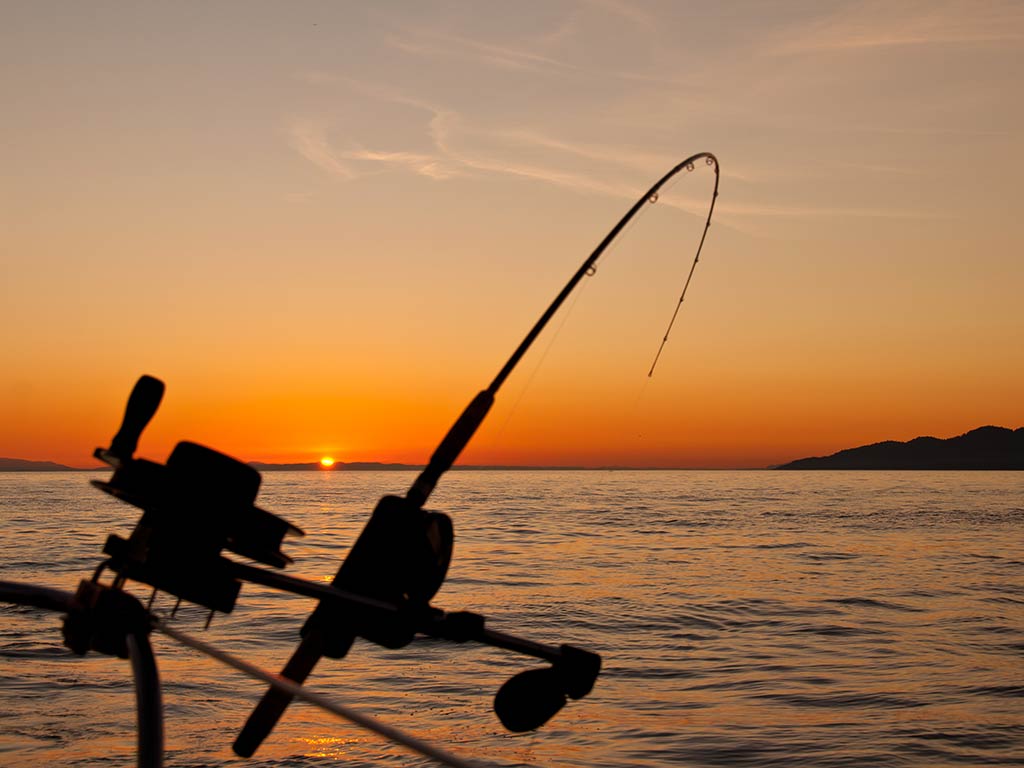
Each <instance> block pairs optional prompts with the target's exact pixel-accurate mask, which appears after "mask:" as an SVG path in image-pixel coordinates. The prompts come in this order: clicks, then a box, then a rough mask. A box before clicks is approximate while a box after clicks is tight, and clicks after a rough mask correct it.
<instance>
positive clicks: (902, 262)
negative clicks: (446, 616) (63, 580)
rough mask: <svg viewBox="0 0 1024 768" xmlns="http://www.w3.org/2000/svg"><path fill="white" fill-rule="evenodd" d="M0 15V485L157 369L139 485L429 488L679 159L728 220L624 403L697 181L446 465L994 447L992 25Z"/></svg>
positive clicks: (85, 448)
mask: <svg viewBox="0 0 1024 768" xmlns="http://www.w3.org/2000/svg"><path fill="white" fill-rule="evenodd" d="M2 17H3V19H2V23H0V104H2V105H3V112H2V114H3V119H2V120H0V169H2V172H0V257H2V265H3V267H2V269H3V271H2V283H0V285H2V292H3V293H2V300H0V350H2V354H3V358H2V360H3V364H2V368H0V425H2V429H0V456H11V457H19V458H26V459H38V460H54V461H59V462H62V463H66V464H71V465H74V466H86V465H89V463H90V459H89V455H90V453H91V451H92V448H93V447H94V446H96V445H100V444H104V445H105V444H107V442H108V441H109V439H110V437H111V436H112V435H113V433H114V431H115V430H116V428H117V425H118V422H119V420H120V415H121V411H122V408H123V404H124V401H125V398H126V397H127V394H128V391H129V389H130V388H131V386H132V384H133V382H134V380H135V379H136V378H137V376H138V375H140V374H142V373H149V374H152V375H155V376H158V377H160V378H162V379H164V380H165V381H166V382H167V385H168V391H167V395H166V396H165V400H164V405H163V407H162V409H161V411H160V412H159V413H158V414H157V416H156V418H155V420H154V422H153V423H152V425H151V426H150V428H149V430H148V431H147V433H146V434H145V435H144V436H143V440H142V444H141V451H140V453H141V455H144V456H147V457H150V458H154V459H158V460H162V459H164V458H165V457H166V455H167V453H168V452H169V451H170V449H171V447H172V446H173V444H174V443H175V442H176V441H177V440H179V439H191V440H195V441H198V442H203V443H206V444H208V445H210V446H212V447H215V448H218V449H220V450H223V451H225V452H227V453H230V454H232V455H235V456H238V457H240V458H243V459H246V460H265V461H315V460H317V459H319V458H320V456H322V455H331V456H333V457H334V458H336V459H338V460H339V461H372V460H378V461H404V462H421V461H425V459H426V458H427V456H428V455H429V453H430V451H431V450H432V448H433V447H434V445H435V444H436V442H437V441H438V440H439V439H440V437H441V436H442V435H443V433H444V431H445V430H446V429H447V427H448V425H449V424H450V423H451V421H452V420H453V419H454V417H455V416H456V415H457V413H458V412H459V410H460V409H461V408H462V407H463V405H465V403H466V402H468V401H469V399H470V398H471V397H472V395H473V394H474V393H475V392H476V391H477V390H479V389H481V388H483V387H485V386H486V385H487V383H489V381H490V380H491V378H492V377H493V376H494V374H495V373H496V372H497V370H498V369H499V368H500V366H501V365H502V364H503V363H504V361H505V359H506V358H507V357H508V355H509V354H510V353H511V352H512V350H513V348H514V346H515V344H516V343H517V342H518V341H519V339H520V338H521V337H522V336H523V335H524V334H525V333H526V331H527V330H528V329H529V327H530V325H531V324H532V323H533V321H534V320H535V319H536V317H537V316H538V315H539V314H540V312H541V311H542V310H543V308H544V307H545V306H546V304H547V303H548V302H549V301H550V300H551V298H553V297H554V295H555V294H556V293H557V291H558V290H559V288H560V287H561V285H562V284H563V283H564V281H565V280H566V279H567V278H568V277H569V275H570V274H571V273H572V272H573V271H574V270H575V268H576V267H577V265H578V264H579V263H580V262H581V261H582V260H583V259H584V258H585V257H586V255H587V254H588V253H589V252H590V250H591V249H592V248H593V247H594V246H595V245H596V244H597V242H598V241H599V240H600V239H601V238H602V237H603V236H604V234H605V233H606V232H607V230H608V229H610V228H611V226H612V225H613V224H614V223H615V221H616V220H617V219H618V217H619V216H621V215H622V213H624V212H625V210H626V209H627V208H628V207H629V205H630V204H631V203H632V201H633V199H635V197H636V196H637V195H639V194H640V193H641V192H642V190H643V189H645V188H646V187H647V186H649V185H650V184H651V183H652V182H653V181H654V180H655V179H657V178H658V177H659V176H660V175H661V174H662V173H664V172H665V171H666V170H667V169H668V168H670V167H671V166H672V165H673V164H675V163H676V162H678V161H679V160H680V159H682V158H683V157H686V156H688V155H690V154H693V153H695V152H698V151H711V152H714V153H715V154H716V155H717V156H718V157H719V159H720V161H721V164H722V182H721V197H720V198H719V205H718V207H717V209H716V218H715V221H714V223H713V224H712V227H711V231H710V233H709V237H708V242H707V244H706V246H705V251H704V255H703V257H702V261H701V263H700V265H699V266H698V269H697V273H696V276H695V278H694V283H693V285H692V287H691V291H690V294H689V295H688V298H687V301H686V303H685V304H684V307H683V311H682V312H681V315H680V319H679V321H678V324H677V326H676V328H675V330H674V331H673V335H672V338H671V340H670V342H669V344H668V346H667V347H666V351H665V353H664V356H663V358H662V361H661V363H660V364H659V369H658V371H657V373H656V374H655V376H654V378H653V379H651V380H650V381H648V380H647V379H646V373H647V368H648V367H649V364H650V359H651V357H652V356H653V353H654V351H655V349H656V348H657V344H658V342H659V341H660V338H661V334H662V332H663V330H664V325H665V323H666V322H667V320H668V317H669V316H670V314H671V312H672V309H673V306H674V303H675V301H676V299H677V297H678V292H679V290H680V288H681V286H682V278H683V277H684V276H685V272H686V270H687V269H688V267H689V262H690V259H692V255H693V251H694V249H695V247H696V243H697V239H698V238H699V233H700V228H701V226H702V217H703V211H704V210H706V205H707V200H708V196H709V194H710V191H711V184H712V181H713V177H712V174H711V173H710V170H709V169H708V168H706V167H703V166H701V167H698V168H697V169H695V171H694V173H692V174H686V175H684V178H681V179H680V181H679V183H678V184H676V185H675V186H674V187H673V189H672V192H671V194H668V195H665V196H663V198H662V199H661V200H659V202H658V203H657V204H656V205H654V206H651V207H650V209H649V210H647V211H645V214H644V216H643V217H642V218H641V219H640V221H639V222H638V223H637V224H636V226H635V227H633V228H632V229H631V230H630V231H629V232H628V233H627V234H626V236H625V238H624V239H623V241H622V243H621V245H619V246H618V247H617V248H616V249H614V251H613V252H612V253H610V254H609V255H608V257H607V258H606V259H603V260H602V263H601V265H600V266H599V269H598V271H597V274H596V275H595V276H594V277H593V278H589V279H588V280H587V281H585V284H584V290H583V291H582V292H581V293H580V295H579V299H578V301H576V302H575V303H574V305H573V307H572V311H571V312H569V313H568V314H567V315H565V316H564V317H563V316H559V317H558V318H556V320H555V322H554V323H553V326H552V328H551V329H550V330H549V332H548V333H546V334H545V335H544V336H542V337H541V339H540V340H539V341H538V344H537V345H536V348H535V349H534V350H533V351H532V352H531V354H530V355H528V356H527V357H526V358H525V359H524V361H523V363H522V364H521V366H520V369H518V370H517V372H516V373H515V374H514V375H513V376H512V377H511V378H510V379H509V382H508V384H507V385H506V388H505V389H503V390H502V392H501V393H500V395H499V399H498V405H497V406H496V408H495V411H494V412H493V413H492V414H491V416H490V417H489V419H488V421H487V422H486V423H485V425H484V428H483V429H482V431H481V432H480V434H479V435H478V436H477V438H476V439H475V440H474V441H473V442H472V443H471V444H470V446H469V449H468V450H467V452H466V454H464V457H463V461H464V462H467V463H517V464H587V465H602V464H625V465H658V466H695V467H696V466H728V467H733V466H764V465H768V464H772V463H778V462H782V461H785V460H789V459H793V458H797V457H800V456H804V455H818V454H824V453H831V452H833V451H836V450H839V449H841V448H844V447H848V446H851V445H858V444H863V443H867V442H874V441H878V440H884V439H909V438H912V437H915V436H917V435H920V434H932V435H936V436H939V437H949V436H951V435H955V434H959V433H961V432H964V431H967V430H968V429H971V428H974V427H977V426H981V425H983V424H997V425H1002V426H1009V427H1017V426H1022V425H1024V398H1022V397H1021V391H1022V385H1024V354H1022V351H1024V300H1022V288H1024V260H1022V258H1021V256H1022V245H1024V215H1022V205H1021V204H1022V193H1021V187H1020V185H1021V180H1022V179H1024V100H1022V99H1021V97H1020V92H1021V91H1020V87H1021V86H1020V84H1021V83H1022V82H1024V4H1021V3H1020V2H986V1H985V0H974V1H968V2H932V1H931V0H929V1H928V2H827V3H806V2H795V1H794V2H788V1H786V0H783V1H782V2H773V3H761V2H749V3H748V2H725V3H713V4H708V3H683V2H668V1H666V2H637V3H626V2H618V1H617V0H573V1H568V0H567V1H565V2H536V3H531V2H523V3H515V4H512V3H479V2H406V3H400V2H386V3H347V2H319V3H312V2H296V3H269V2H222V3H189V4H178V3H169V4H135V3H128V2H123V3H122V2H108V3H72V2H63V3H50V2H33V3H6V4H4V5H3V7H2ZM566 318H567V319H566ZM563 319H564V320H565V322H564V323H563ZM559 329H560V330H559ZM556 331H557V333H556Z"/></svg>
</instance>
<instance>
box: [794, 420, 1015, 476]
mask: <svg viewBox="0 0 1024 768" xmlns="http://www.w3.org/2000/svg"><path fill="white" fill-rule="evenodd" d="M776 469H999V470H1002V469H1024V427H1020V428H1018V429H1008V428H1006V427H991V426H989V427H979V428H978V429H972V430H971V431H970V432H966V433H964V434H962V435H957V436H956V437H950V438H947V439H945V440H943V439H940V438H937V437H915V438H914V439H913V440H908V441H907V442H905V443H901V442H898V441H896V440H886V441H885V442H882V443H872V444H871V445H862V446H860V447H858V448H848V449H846V450H843V451H839V452H838V453H833V454H832V455H830V456H814V457H811V458H806V459H797V460H796V461H791V462H789V463H788V464H782V465H781V466H778V467H776Z"/></svg>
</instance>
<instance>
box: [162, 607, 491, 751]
mask: <svg viewBox="0 0 1024 768" xmlns="http://www.w3.org/2000/svg"><path fill="white" fill-rule="evenodd" d="M153 629H154V630H156V631H157V632H162V633H163V634H165V635H167V636H168V637H170V638H172V639H173V640H177V641H178V642H179V643H181V644H182V645H186V646H188V647H189V648H192V649H193V650H196V651H199V652H200V653H204V654H206V655H207V656H209V657H211V658H213V659H216V660H217V661H219V662H221V663H222V664H226V665H227V666H229V667H233V668H235V669H237V670H238V671H239V672H242V673H243V674H246V675H248V676H249V677H252V678H255V679H256V680H261V681H262V682H264V683H268V684H269V685H271V686H272V687H274V688H277V689H279V690H282V691H285V692H286V693H288V694H289V695H291V696H294V697H295V698H296V699H301V700H303V701H305V702H307V703H309V704H312V705H314V706H316V707H319V708H320V709H323V710H325V711H327V712H330V713H331V714H333V715H337V716H338V717H340V718H342V719H344V720H348V721H349V722H352V723H355V724H356V725H358V726H360V727H361V728H365V729H366V730H368V731H373V732H374V733H376V734H377V735H378V736H383V737H384V738H385V739H388V740H389V741H392V742H394V743H396V744H400V745H401V746H403V747H405V748H406V749H410V750H412V751H413V752H418V753H419V754H421V755H423V756H425V757H429V758H430V759H432V760H436V761H437V762H439V763H441V764H442V765H447V766H450V768H487V765H486V764H484V763H478V762H476V761H474V762H469V761H467V760H464V759H462V758H461V757H458V756H457V755H453V754H452V753H451V752H448V751H447V750H445V749H442V748H441V747H435V746H434V745H433V744H430V743H428V742H425V741H423V740H421V739H418V738H416V737H415V736H412V735H411V734H408V733H406V732H405V731H403V730H401V729H400V728H395V727H394V726H392V725H387V724H386V723H382V722H381V721H380V720H378V719H377V718H375V717H371V716H370V715H364V714H362V713H361V712H358V711H356V710H354V709H352V708H351V707H348V706H346V705H344V704H340V703H338V702H336V701H333V700H332V699H329V698H327V697H326V696H323V695H321V694H319V693H314V692H313V691H310V690H309V689H308V688H306V687H305V686H302V685H299V684H297V683H294V682H292V681H291V680H289V679H288V678H286V677H283V676H281V675H274V674H271V673H270V672H267V671H266V670H263V669H260V668H259V667H257V666H255V665H254V664H250V663H249V662H247V661H242V660H241V659H239V658H238V657H236V656H232V655H231V654H230V653H227V652H225V651H222V650H220V649H218V648H214V647H213V646H212V645H209V644H208V643H204V642H203V641H202V640H199V639H198V638H195V637H192V636H191V635H188V634H185V633H184V632H182V631H180V630H178V629H175V628H173V627H171V626H168V625H167V624H165V623H164V622H162V621H160V620H156V621H154V622H153Z"/></svg>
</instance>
